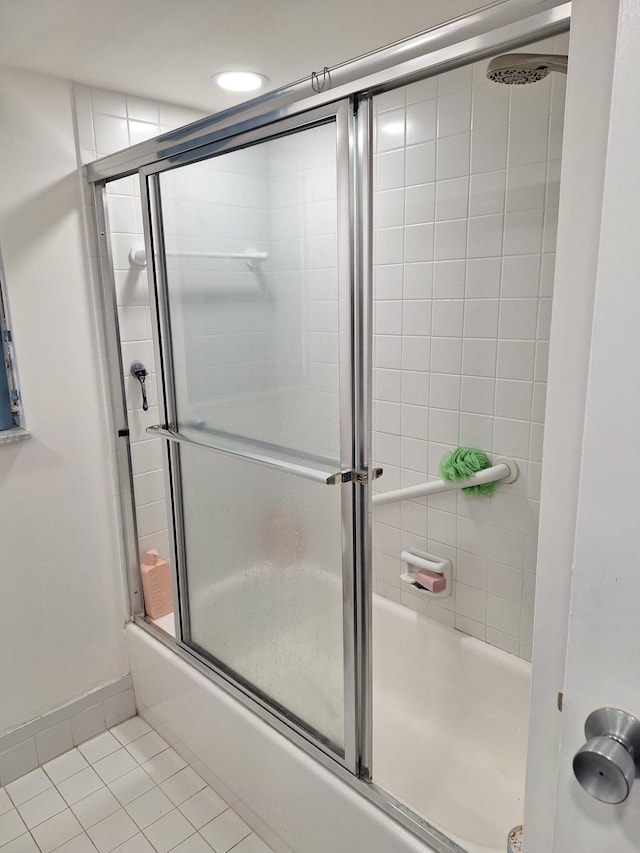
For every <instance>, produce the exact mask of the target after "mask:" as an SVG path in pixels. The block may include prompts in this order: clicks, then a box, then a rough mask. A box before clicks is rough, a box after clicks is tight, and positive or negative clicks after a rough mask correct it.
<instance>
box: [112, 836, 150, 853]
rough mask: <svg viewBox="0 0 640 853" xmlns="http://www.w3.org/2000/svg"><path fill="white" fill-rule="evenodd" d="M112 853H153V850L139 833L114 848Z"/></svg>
mask: <svg viewBox="0 0 640 853" xmlns="http://www.w3.org/2000/svg"><path fill="white" fill-rule="evenodd" d="M114 853H155V850H154V849H153V847H152V846H151V844H149V842H148V841H147V839H146V838H145V837H144V835H143V834H142V833H141V832H140V833H138V835H134V836H133V838H130V839H129V840H128V841H125V843H124V844H121V845H120V846H119V847H116V849H115V850H114Z"/></svg>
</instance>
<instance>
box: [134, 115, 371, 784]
mask: <svg viewBox="0 0 640 853" xmlns="http://www.w3.org/2000/svg"><path fill="white" fill-rule="evenodd" d="M349 116H350V111H349V109H348V105H347V104H346V103H342V104H341V105H339V106H338V107H336V106H331V107H330V108H323V109H322V110H320V111H316V112H315V113H313V114H310V115H309V114H307V115H305V116H303V117H298V118H296V119H287V120H285V121H283V122H278V123H276V124H274V125H271V126H270V127H268V128H263V129H261V130H259V131H253V132H251V133H248V134H244V135H243V136H241V137H236V138H235V139H234V140H233V141H232V142H224V143H221V144H218V145H212V146H210V147H209V148H208V149H207V150H206V151H204V153H203V150H202V149H199V151H198V154H197V158H196V157H194V156H192V155H191V156H189V157H188V158H187V159H185V160H182V161H181V162H180V164H178V165H176V164H175V163H174V162H166V161H165V162H164V163H163V164H162V165H163V168H162V169H161V170H160V171H158V170H157V167H156V170H155V171H151V170H150V171H149V173H148V175H147V178H146V179H147V184H146V190H147V194H148V195H147V201H148V208H149V211H150V226H151V228H150V230H151V245H150V247H149V248H150V249H151V250H152V254H153V261H154V269H155V281H156V299H157V306H156V307H157V316H158V318H159V330H160V333H159V339H160V355H161V358H162V362H163V368H164V382H165V392H166V394H165V396H166V412H165V422H164V423H163V424H159V425H158V426H157V427H155V428H152V429H153V431H154V432H155V433H156V434H160V435H162V436H164V437H165V438H167V440H168V442H169V449H170V462H171V488H172V498H173V517H174V533H175V551H176V559H177V564H178V581H179V584H178V585H179V595H180V626H181V638H180V639H181V642H182V643H183V645H185V646H187V647H188V648H189V649H190V650H192V652H194V653H195V654H197V655H198V656H200V657H201V658H202V659H203V660H206V661H207V662H208V663H210V664H211V665H213V666H214V667H215V668H216V669H217V670H218V671H219V672H220V673H222V674H224V675H225V676H226V677H227V678H229V679H230V680H232V681H233V682H234V683H235V684H236V685H237V686H240V687H241V689H243V690H246V691H247V692H248V693H250V695H251V696H253V697H254V698H255V699H256V700H257V701H258V702H259V703H261V704H262V705H263V706H264V707H265V708H268V709H269V710H270V711H272V712H273V713H275V714H276V715H277V716H279V717H280V718H281V719H283V720H285V721H286V722H287V723H288V724H290V725H291V726H293V727H294V728H296V729H298V730H299V731H300V732H302V733H304V734H305V736H307V737H311V738H312V739H314V740H315V741H316V742H317V743H319V744H320V745H321V746H322V748H323V749H325V750H326V751H328V752H330V753H331V754H333V755H334V756H335V757H337V758H338V759H339V760H341V761H342V762H343V763H344V764H345V765H346V766H348V767H349V768H350V769H355V768H356V753H357V748H356V742H357V740H358V737H359V734H358V731H357V730H356V718H357V716H358V714H357V712H356V711H357V709H356V703H357V701H358V689H357V685H358V684H359V683H360V681H361V678H360V676H359V674H358V672H357V668H358V666H357V653H356V621H357V618H356V614H357V609H358V601H357V598H358V594H359V593H358V589H359V586H358V584H357V579H356V563H357V561H358V560H359V557H360V553H359V549H360V548H361V546H362V542H363V538H362V534H361V533H360V532H359V533H356V526H355V518H356V515H361V514H362V507H363V506H364V505H365V504H364V501H365V497H366V495H365V485H366V480H367V476H366V472H365V470H364V469H365V464H366V461H367V460H366V459H364V457H363V449H362V448H363V442H362V441H361V440H360V439H359V436H358V430H361V431H362V424H361V423H360V421H361V420H362V417H361V415H360V412H361V411H362V409H363V406H364V401H363V400H362V399H361V396H362V395H361V388H360V386H359V385H358V383H356V382H355V381H354V371H355V365H354V358H355V354H356V352H357V350H358V341H359V338H360V337H361V336H363V335H364V331H365V330H364V329H363V327H362V322H361V320H358V322H356V315H357V313H358V309H357V305H358V299H359V296H358V295H357V294H356V292H355V288H354V273H353V270H354V263H353V257H352V255H353V251H352V238H351V236H350V228H349V222H350V217H351V215H352V210H351V200H350V193H349V187H351V186H353V176H352V166H351V161H350V142H349V136H350V133H351V129H350V126H349V125H350V121H351V119H350V117H349ZM363 339H364V338H363ZM363 463H365V464H363Z"/></svg>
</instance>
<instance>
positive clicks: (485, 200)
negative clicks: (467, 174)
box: [469, 169, 507, 216]
mask: <svg viewBox="0 0 640 853" xmlns="http://www.w3.org/2000/svg"><path fill="white" fill-rule="evenodd" d="M506 177H507V173H506V171H505V170H504V169H499V170H498V171H495V172H480V173H478V174H472V175H471V182H470V185H469V215H470V216H484V215H486V214H489V213H502V212H503V210H504V198H505V185H506Z"/></svg>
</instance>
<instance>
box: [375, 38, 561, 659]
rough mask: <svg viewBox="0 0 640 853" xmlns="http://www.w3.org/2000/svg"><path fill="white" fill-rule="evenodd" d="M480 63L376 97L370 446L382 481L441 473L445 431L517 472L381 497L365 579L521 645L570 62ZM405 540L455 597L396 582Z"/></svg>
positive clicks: (447, 440)
mask: <svg viewBox="0 0 640 853" xmlns="http://www.w3.org/2000/svg"><path fill="white" fill-rule="evenodd" d="M567 39H568V37H567V36H558V37H556V38H555V39H552V40H548V41H547V42H544V43H540V44H539V45H536V46H531V47H530V48H526V50H531V51H533V52H535V51H537V50H539V51H540V52H543V51H544V52H547V51H548V52H557V53H566V52H567V47H568V41H567ZM486 65H487V62H486V61H482V62H479V63H476V64H475V65H471V66H466V67H464V68H460V69H457V70H455V71H451V72H448V73H445V74H442V75H439V76H438V77H434V78H431V79H428V80H425V81H422V82H419V83H415V84H412V85H410V86H407V87H405V88H401V89H397V90H394V91H392V92H389V93H386V94H384V95H380V96H378V97H377V98H376V99H375V111H376V147H375V187H374V190H375V271H374V281H375V305H374V324H375V325H374V333H375V335H374V367H375V376H374V430H375V432H374V454H375V461H376V463H377V464H379V465H382V466H383V467H384V469H385V474H384V477H383V478H382V479H381V480H379V481H378V488H379V490H390V489H396V488H399V487H401V486H410V485H414V484H417V483H420V482H424V481H425V480H427V479H432V478H436V477H438V476H439V475H438V464H439V461H440V459H441V457H442V456H443V455H444V453H446V452H447V451H448V450H451V449H453V448H454V447H456V446H458V445H462V446H470V447H477V448H480V449H482V450H485V451H486V452H488V453H489V454H502V455H507V456H512V457H514V458H516V459H517V461H518V464H519V466H520V477H519V479H518V481H517V482H516V483H514V484H513V485H509V486H499V487H498V488H497V490H496V492H495V494H494V496H493V497H491V498H484V497H477V496H474V495H471V496H470V495H465V494H464V493H462V492H460V493H456V492H451V493H447V494H443V495H439V496H434V497H433V498H429V499H428V501H427V500H426V499H422V500H418V501H412V502H403V503H401V504H400V503H398V504H390V505H387V506H384V507H380V508H378V509H377V510H376V512H375V528H374V529H375V549H376V550H375V563H376V566H375V569H376V588H377V591H378V592H379V593H381V594H383V595H386V596H388V597H389V598H393V599H394V600H396V601H402V602H403V603H404V604H406V605H407V606H409V607H413V608H414V609H416V610H418V611H419V612H421V613H423V614H426V615H429V616H430V617H432V618H435V619H438V620H440V621H442V622H445V623H446V624H448V625H451V626H455V627H456V628H458V629H460V630H462V631H464V632H466V633H469V634H472V635H473V636H476V637H478V638H480V639H483V640H486V641H487V642H489V643H491V644H493V645H496V646H499V647H501V648H503V649H505V650H507V651H509V652H512V653H514V654H518V655H520V656H521V657H525V658H530V656H531V639H532V625H533V604H534V585H535V567H536V547H537V528H538V510H539V497H540V469H541V464H540V463H541V451H542V434H543V427H544V408H545V391H546V370H547V357H548V340H549V328H550V317H551V297H552V285H553V271H554V251H555V233H556V222H557V205H558V186H559V177H560V155H561V141H562V123H563V111H564V91H565V79H566V78H565V77H564V76H563V75H561V74H552V75H550V76H549V77H547V78H546V79H545V80H543V81H541V82H539V83H537V84H535V85H527V86H504V85H499V84H495V83H491V82H489V81H488V80H487V79H486V77H485V71H486ZM405 548H416V549H419V550H423V551H430V552H433V553H435V554H437V555H439V556H443V557H449V558H451V559H452V561H453V565H454V589H453V591H452V592H453V594H452V596H451V598H448V599H440V600H439V601H438V602H435V601H425V599H424V597H419V596H417V595H416V594H415V593H413V592H412V591H411V589H410V588H409V589H407V588H403V589H401V582H400V574H401V572H403V571H405V570H406V568H405V567H404V566H403V565H402V564H401V562H400V559H399V555H400V551H401V550H403V549H405Z"/></svg>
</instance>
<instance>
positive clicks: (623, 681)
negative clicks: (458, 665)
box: [524, 0, 640, 853]
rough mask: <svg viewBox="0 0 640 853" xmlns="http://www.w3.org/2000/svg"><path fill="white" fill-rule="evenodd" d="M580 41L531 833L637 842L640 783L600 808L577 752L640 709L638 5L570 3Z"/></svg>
mask: <svg viewBox="0 0 640 853" xmlns="http://www.w3.org/2000/svg"><path fill="white" fill-rule="evenodd" d="M571 39H572V44H571V62H572V64H570V74H569V81H568V95H567V128H566V134H565V146H566V147H565V150H564V152H563V190H562V193H563V195H562V199H561V224H560V227H559V235H558V236H559V243H558V268H557V270H556V282H557V283H558V290H557V293H558V301H557V304H554V327H553V331H552V341H553V338H554V334H555V343H552V352H551V366H550V381H549V389H550V391H549V393H550V398H549V402H548V405H549V408H548V413H549V418H548V420H547V424H548V433H547V436H546V439H545V441H546V444H545V456H544V463H543V494H542V506H543V510H542V517H541V530H540V534H541V546H540V547H541V551H540V555H539V571H540V575H539V588H538V593H537V598H536V600H537V601H539V602H540V605H539V607H538V604H537V605H536V623H537V634H536V639H535V645H534V687H533V700H532V721H531V741H530V761H529V770H528V781H527V804H526V815H525V836H524V837H525V849H526V853H550V851H552V853H601V851H602V853H608V851H611V852H612V853H613V851H615V853H631V851H639V850H640V781H637V782H636V784H635V787H633V789H632V790H631V793H630V795H629V797H628V799H627V800H626V802H623V803H621V804H620V805H605V804H604V803H602V802H599V801H598V800H596V799H594V798H593V797H591V796H589V795H588V794H587V793H586V792H585V791H584V790H583V789H582V787H581V786H580V785H579V784H578V782H577V781H576V779H575V776H574V773H573V769H572V762H573V757H574V755H575V753H576V752H577V750H578V749H579V748H580V747H581V746H582V745H583V744H584V742H585V736H584V723H585V720H586V718H587V716H588V715H589V714H590V712H591V711H593V710H594V709H597V708H601V707H606V706H609V707H614V708H620V709H623V710H625V711H627V712H628V713H629V714H632V715H634V716H635V717H638V718H640V442H639V441H638V436H639V435H640V97H639V96H638V85H639V84H638V81H639V80H640V2H638V0H606V2H605V3H602V0H595V2H594V0H574V3H573V15H572V36H571ZM599 196H600V199H601V200H600V201H598V197H599ZM556 309H557V310H556ZM589 344H590V345H589ZM545 497H546V500H547V503H546V506H545ZM572 508H573V509H572ZM567 623H568V628H569V630H568V637H567V630H566V629H567ZM565 653H566V654H565ZM558 692H562V694H563V696H562V711H560V710H559V709H558V708H557V707H556V697H557V693H558ZM596 772H597V770H596Z"/></svg>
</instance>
